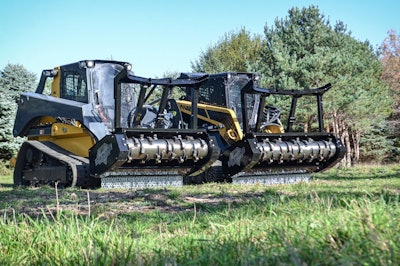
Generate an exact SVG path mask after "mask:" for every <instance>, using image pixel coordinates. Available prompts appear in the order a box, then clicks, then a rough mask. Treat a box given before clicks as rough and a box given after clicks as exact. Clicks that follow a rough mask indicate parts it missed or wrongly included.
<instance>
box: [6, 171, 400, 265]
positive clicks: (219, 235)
mask: <svg viewBox="0 0 400 266" xmlns="http://www.w3.org/2000/svg"><path fill="white" fill-rule="evenodd" d="M399 174H400V169H399V167H398V166H394V167H393V166H392V167H372V168H371V167H358V168H351V169H346V170H343V169H333V170H331V171H329V172H327V173H322V174H318V176H317V177H316V178H315V180H313V181H311V182H309V183H300V184H295V185H276V186H262V185H230V184H206V185H200V186H187V187H181V188H166V189H160V190H158V189H155V190H151V189H148V190H141V191H140V190H139V191H121V190H118V191H116V190H113V191H104V190H96V191H85V190H80V189H67V190H61V191H58V193H56V191H55V190H54V188H48V187H44V188H32V189H12V188H11V187H4V188H3V187H0V197H1V201H0V214H1V215H0V217H1V220H0V263H1V264H2V265H22V264H23V265H39V264H40V265H43V264H50V265H53V264H65V265H98V264H99V265H193V264H195V265H318V264H323V265H360V264H362V265H398V264H399V263H400V245H399V240H400V223H399V219H400V211H399V207H400V198H399V197H400V195H399V191H398V187H399V185H400V183H399V182H400V180H399V178H398V177H399ZM56 195H58V198H57V197H56ZM88 195H90V196H88Z"/></svg>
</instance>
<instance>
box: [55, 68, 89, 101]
mask: <svg viewBox="0 0 400 266" xmlns="http://www.w3.org/2000/svg"><path fill="white" fill-rule="evenodd" d="M61 98H64V99H68V100H73V101H77V102H83V103H87V102H88V96H87V87H86V80H85V77H84V76H82V75H81V74H79V73H76V72H70V71H66V72H64V73H63V86H62V89H61Z"/></svg>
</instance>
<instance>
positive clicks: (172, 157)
mask: <svg viewBox="0 0 400 266" xmlns="http://www.w3.org/2000/svg"><path fill="white" fill-rule="evenodd" d="M257 77H258V76H257V75H255V74H251V73H219V74H204V73H189V74H181V76H180V77H179V78H176V79H173V78H162V79H150V78H143V77H139V76H135V75H134V74H133V72H132V71H131V65H130V64H129V63H126V62H119V61H105V60H84V61H80V62H76V63H72V64H68V65H64V66H60V67H56V68H54V69H49V70H44V71H43V72H42V75H41V79H40V81H39V85H38V88H37V90H36V92H26V93H22V94H21V97H20V101H19V105H18V111H17V116H16V119H15V124H14V129H13V133H14V135H15V136H21V137H27V141H25V142H24V143H23V144H22V146H21V148H20V151H19V153H18V157H17V161H16V166H15V171H14V184H15V185H41V184H50V185H51V184H54V183H56V182H57V183H58V184H59V185H61V186H65V187H67V186H80V187H99V186H102V187H104V188H119V187H122V188H143V187H160V186H176V185H182V184H193V183H202V182H209V181H236V182H259V181H260V180H272V179H273V178H275V177H271V176H270V175H271V174H274V175H276V174H278V175H279V176H280V178H281V177H283V176H284V178H287V176H290V175H292V176H293V174H295V175H296V174H304V173H311V172H315V171H320V170H323V169H325V168H328V167H330V166H332V165H334V164H335V163H336V162H337V161H338V160H340V159H341V158H342V157H343V154H344V148H343V145H342V144H341V142H340V140H339V139H337V138H335V136H333V135H332V134H329V133H325V132H324V130H323V119H322V95H323V93H324V92H325V91H326V90H328V89H329V88H330V85H327V86H325V87H322V88H318V89H312V90H301V91H292V90H290V91H277V90H270V89H264V88H260V87H258V83H257ZM49 79H51V80H52V82H51V86H50V88H49V87H48V86H46V84H49V83H48V82H47V83H46V81H47V80H49ZM174 90H181V91H184V92H185V94H184V96H182V98H181V99H180V100H176V99H174V98H173V97H171V95H172V91H174ZM273 94H284V95H290V96H291V97H292V98H293V101H292V108H291V111H290V112H291V114H290V118H291V119H289V120H288V121H289V122H288V126H287V129H286V131H285V130H283V125H282V124H281V123H280V121H279V112H277V109H274V108H270V107H266V101H265V99H266V98H267V97H268V96H270V95H273ZM307 95H314V96H316V98H317V101H316V102H317V108H318V114H319V116H318V117H319V124H320V126H319V132H316V133H307V134H305V133H297V132H296V133H294V132H290V131H291V130H290V127H291V123H292V122H291V121H292V120H293V117H294V111H295V109H296V100H297V99H298V98H299V97H302V96H307ZM271 178H272V179H271ZM264 183H265V182H264ZM266 183H268V182H266Z"/></svg>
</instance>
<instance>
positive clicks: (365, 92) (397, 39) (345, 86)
mask: <svg viewBox="0 0 400 266" xmlns="http://www.w3.org/2000/svg"><path fill="white" fill-rule="evenodd" d="M192 70H193V71H194V72H207V73H217V72H228V71H233V72H257V73H259V74H260V76H261V80H260V85H261V86H262V87H271V88H274V89H304V88H315V87H319V86H322V85H324V84H327V83H331V84H332V86H333V88H332V89H331V90H330V91H328V92H327V93H326V94H325V95H324V118H325V130H326V131H328V132H333V133H334V134H336V135H337V136H339V137H340V138H341V139H342V141H343V143H344V145H345V146H346V149H347V154H346V156H345V159H344V160H343V164H344V165H347V166H349V165H351V164H353V163H358V162H368V161H375V162H390V161H398V159H399V141H400V140H399V130H400V36H398V35H397V34H396V32H394V31H389V32H388V36H387V38H386V39H385V40H384V41H383V43H382V45H381V46H380V47H379V48H374V47H372V45H371V44H370V43H369V42H368V41H359V40H356V39H355V38H354V37H353V36H352V35H351V32H350V31H349V30H348V29H347V26H346V25H345V24H344V23H343V22H342V21H338V22H336V23H335V24H334V25H332V24H331V23H330V21H329V20H328V19H326V18H325V16H324V15H323V14H322V13H321V12H320V10H319V9H318V7H316V6H310V7H304V8H298V7H294V8H292V9H290V10H289V11H288V15H287V16H286V17H284V18H276V19H275V21H274V23H273V24H272V25H268V24H266V25H265V28H264V35H257V34H252V33H251V32H249V31H248V30H246V29H245V28H242V29H240V30H238V31H232V32H228V33H225V34H224V35H223V36H222V37H221V39H220V40H219V41H217V42H216V43H215V44H213V45H211V46H210V47H208V48H207V49H206V50H205V51H203V52H201V53H200V55H199V57H198V59H196V60H194V61H193V62H192ZM36 84H37V81H36V75H35V74H33V73H30V72H29V71H28V70H26V69H25V68H24V67H23V66H22V65H19V64H17V65H13V64H8V65H7V66H6V67H5V68H4V69H3V70H2V71H0V88H1V91H2V93H1V94H0V160H8V159H9V158H11V157H12V156H13V155H15V153H16V152H17V150H18V147H19V145H20V143H21V140H19V139H15V138H14V137H12V127H13V122H14V117H15V112H16V108H17V102H18V96H19V94H20V92H22V91H33V90H34V88H35V86H36ZM268 100H269V102H268V104H273V105H274V106H276V107H278V108H281V109H283V111H284V110H285V108H286V109H287V108H288V106H290V103H289V99H285V98H279V97H276V98H272V97H271V98H269V99H268ZM313 106H314V105H313V103H312V102H311V100H309V99H306V98H305V99H301V101H300V103H299V108H298V114H297V116H298V117H299V119H298V120H299V121H301V122H298V123H297V124H296V127H297V129H298V130H301V131H304V132H308V131H311V130H312V129H313V128H315V127H316V126H317V114H316V110H315V109H314V108H313ZM282 113H284V112H282ZM284 118H285V117H283V119H284ZM286 118H287V117H286Z"/></svg>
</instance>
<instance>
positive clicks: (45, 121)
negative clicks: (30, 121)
mask: <svg viewBox="0 0 400 266" xmlns="http://www.w3.org/2000/svg"><path fill="white" fill-rule="evenodd" d="M54 122H56V119H55V118H54V117H52V116H43V117H42V118H40V122H39V124H42V125H46V124H52V123H54Z"/></svg>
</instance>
